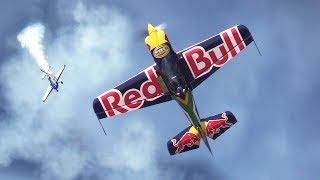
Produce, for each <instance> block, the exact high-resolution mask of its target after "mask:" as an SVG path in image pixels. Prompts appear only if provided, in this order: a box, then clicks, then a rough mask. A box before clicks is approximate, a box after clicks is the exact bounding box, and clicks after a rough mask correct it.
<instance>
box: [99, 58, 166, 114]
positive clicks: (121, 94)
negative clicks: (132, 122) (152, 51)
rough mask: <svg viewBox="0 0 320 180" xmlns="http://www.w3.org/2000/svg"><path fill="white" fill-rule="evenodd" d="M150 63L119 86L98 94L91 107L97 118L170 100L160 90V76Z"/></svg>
mask: <svg viewBox="0 0 320 180" xmlns="http://www.w3.org/2000/svg"><path fill="white" fill-rule="evenodd" d="M155 67H156V65H155V64H154V65H152V66H150V67H148V68H147V69H145V70H144V71H142V72H140V73H139V74H137V75H136V76H134V77H132V78H130V79H129V80H127V81H126V82H124V83H122V84H120V85H119V86H117V87H115V88H114V89H111V90H109V91H106V92H104V93H102V94H101V95H99V96H98V97H97V98H95V99H94V101H93V109H94V112H95V113H96V115H97V117H98V118H99V119H102V118H105V117H110V116H114V115H118V114H122V113H126V112H128V111H132V110H136V109H140V108H144V107H147V106H151V105H154V104H158V103H162V102H166V101H169V100H171V96H170V94H168V93H166V92H164V90H162V86H161V85H160V84H161V80H160V79H161V77H160V76H159V74H158V73H157V71H156V70H155Z"/></svg>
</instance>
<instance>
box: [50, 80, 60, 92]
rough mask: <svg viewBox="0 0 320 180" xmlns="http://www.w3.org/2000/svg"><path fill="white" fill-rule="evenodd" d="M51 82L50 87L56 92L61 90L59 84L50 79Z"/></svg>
mask: <svg viewBox="0 0 320 180" xmlns="http://www.w3.org/2000/svg"><path fill="white" fill-rule="evenodd" d="M48 80H49V82H50V86H51V87H52V88H53V89H55V90H56V91H58V88H59V83H58V82H57V81H55V80H53V79H52V78H51V77H49V78H48Z"/></svg>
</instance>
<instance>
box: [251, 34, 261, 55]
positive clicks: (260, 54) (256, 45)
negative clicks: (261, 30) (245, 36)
mask: <svg viewBox="0 0 320 180" xmlns="http://www.w3.org/2000/svg"><path fill="white" fill-rule="evenodd" d="M252 39H253V38H252ZM253 43H254V45H255V46H256V48H257V50H258V52H259V54H260V56H262V54H261V52H260V50H259V47H258V45H257V43H256V41H255V40H253Z"/></svg>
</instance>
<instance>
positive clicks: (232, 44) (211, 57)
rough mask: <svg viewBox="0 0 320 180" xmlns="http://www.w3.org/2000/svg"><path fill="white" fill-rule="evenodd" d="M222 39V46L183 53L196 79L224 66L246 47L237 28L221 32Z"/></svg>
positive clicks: (195, 49)
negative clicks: (214, 68)
mask: <svg viewBox="0 0 320 180" xmlns="http://www.w3.org/2000/svg"><path fill="white" fill-rule="evenodd" d="M220 37H221V39H222V44H220V45H219V46H217V47H215V48H213V49H209V50H207V51H206V50H205V49H204V48H203V47H201V46H195V47H193V48H190V49H189V50H187V51H185V52H183V54H182V55H183V57H184V59H185V60H186V62H187V64H188V66H189V69H190V70H191V73H192V75H193V77H194V78H195V79H196V78H199V77H201V76H203V75H205V74H207V73H209V72H210V71H211V70H212V68H213V67H221V66H223V65H224V64H225V63H227V62H228V60H230V59H231V58H232V57H234V56H235V55H237V54H238V53H239V52H240V51H241V50H242V49H244V48H245V46H246V45H245V43H244V42H243V39H242V37H241V34H240V33H239V30H238V28H237V27H233V28H230V29H227V30H226V31H223V32H221V33H220Z"/></svg>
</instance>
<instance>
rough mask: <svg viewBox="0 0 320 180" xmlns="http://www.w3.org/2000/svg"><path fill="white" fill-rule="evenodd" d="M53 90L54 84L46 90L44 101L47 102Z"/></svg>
mask: <svg viewBox="0 0 320 180" xmlns="http://www.w3.org/2000/svg"><path fill="white" fill-rule="evenodd" d="M51 91H52V86H51V85H49V86H48V88H47V90H46V92H45V93H44V96H43V97H42V101H43V102H45V101H46V100H47V98H48V96H49V94H50V93H51Z"/></svg>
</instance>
